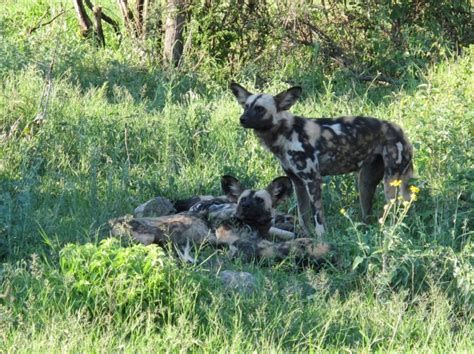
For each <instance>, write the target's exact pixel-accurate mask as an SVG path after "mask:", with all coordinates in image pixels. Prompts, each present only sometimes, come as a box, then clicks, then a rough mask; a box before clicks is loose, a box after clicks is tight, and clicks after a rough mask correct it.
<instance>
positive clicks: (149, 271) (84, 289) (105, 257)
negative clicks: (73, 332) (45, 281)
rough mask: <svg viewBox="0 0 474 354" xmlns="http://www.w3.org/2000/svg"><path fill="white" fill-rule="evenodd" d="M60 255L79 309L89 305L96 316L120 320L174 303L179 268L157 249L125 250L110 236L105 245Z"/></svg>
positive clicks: (76, 247) (67, 249)
mask: <svg viewBox="0 0 474 354" xmlns="http://www.w3.org/2000/svg"><path fill="white" fill-rule="evenodd" d="M59 257H60V258H59V265H60V273H61V275H62V276H63V277H64V280H65V284H64V286H65V287H66V288H67V289H68V291H69V292H70V296H69V298H70V299H71V301H72V302H73V305H74V306H75V307H77V308H81V307H87V308H88V309H89V310H90V311H91V313H92V314H93V315H99V314H104V313H110V314H111V315H114V316H115V315H116V314H125V313H126V312H127V311H130V309H136V310H144V309H146V308H147V307H149V306H152V307H155V308H157V310H158V311H162V310H163V309H164V308H167V307H168V306H169V305H170V295H172V293H173V291H172V289H173V288H174V287H175V286H176V284H175V283H176V281H177V277H178V270H177V267H176V265H175V264H174V263H173V262H172V260H171V259H170V258H169V257H168V256H166V255H165V253H164V251H163V250H162V249H161V248H159V247H158V246H156V245H152V246H150V247H145V246H143V245H135V246H131V247H122V245H121V243H120V241H119V240H117V239H114V238H110V239H106V240H104V241H101V242H100V243H99V245H94V244H90V243H89V244H85V245H73V244H69V245H67V246H66V247H64V248H63V249H62V250H61V252H60V254H59ZM160 309H161V310H160Z"/></svg>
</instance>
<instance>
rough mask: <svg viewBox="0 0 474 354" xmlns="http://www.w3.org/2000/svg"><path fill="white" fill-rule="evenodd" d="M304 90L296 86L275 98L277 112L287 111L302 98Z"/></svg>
mask: <svg viewBox="0 0 474 354" xmlns="http://www.w3.org/2000/svg"><path fill="white" fill-rule="evenodd" d="M302 91H303V89H302V88H301V87H299V86H294V87H291V88H289V89H288V90H286V91H283V92H280V93H279V94H278V95H276V96H275V102H276V105H277V111H278V112H280V111H287V110H289V109H290V107H291V106H293V105H294V104H295V102H296V101H297V100H298V98H300V96H301V92H302Z"/></svg>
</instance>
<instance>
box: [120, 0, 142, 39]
mask: <svg viewBox="0 0 474 354" xmlns="http://www.w3.org/2000/svg"><path fill="white" fill-rule="evenodd" d="M117 2H118V5H119V8H120V12H121V13H122V16H123V19H124V21H125V26H127V28H128V30H129V31H130V33H131V34H134V35H135V37H138V35H137V29H136V27H135V26H134V21H133V13H132V11H131V10H130V8H129V7H128V1H127V0H117Z"/></svg>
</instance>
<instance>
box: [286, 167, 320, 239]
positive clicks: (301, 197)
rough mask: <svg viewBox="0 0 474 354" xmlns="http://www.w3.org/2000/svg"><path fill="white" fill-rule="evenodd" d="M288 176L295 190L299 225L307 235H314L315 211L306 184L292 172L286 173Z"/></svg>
mask: <svg viewBox="0 0 474 354" xmlns="http://www.w3.org/2000/svg"><path fill="white" fill-rule="evenodd" d="M286 174H287V176H288V177H289V178H290V179H291V182H292V183H293V187H294V189H295V194H296V201H297V204H298V220H299V224H300V226H301V227H302V228H303V232H304V233H305V235H306V236H310V235H311V234H313V230H314V223H313V221H312V217H313V215H314V211H313V207H312V205H311V199H310V198H309V195H308V192H307V190H306V186H305V184H304V182H303V181H302V180H301V179H299V177H297V176H296V175H295V174H294V173H292V172H291V171H286Z"/></svg>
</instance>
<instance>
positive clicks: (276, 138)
mask: <svg viewBox="0 0 474 354" xmlns="http://www.w3.org/2000/svg"><path fill="white" fill-rule="evenodd" d="M230 89H231V90H232V93H233V94H234V96H235V97H236V98H237V101H238V102H239V104H240V105H241V106H242V107H243V109H244V113H243V114H242V116H241V117H240V124H241V125H242V126H243V127H244V128H248V129H253V130H254V132H255V134H256V136H257V137H258V138H259V140H260V141H261V143H262V144H263V146H264V147H265V148H266V149H268V150H269V151H271V152H272V153H273V154H274V155H275V156H276V157H277V158H278V159H279V160H280V163H281V165H282V167H283V170H284V171H285V173H286V174H287V176H288V177H289V178H290V179H291V181H292V182H293V186H294V188H295V192H296V198H297V201H298V214H299V218H300V224H301V226H302V227H303V229H304V231H305V233H306V234H312V230H314V227H315V231H316V234H317V235H318V236H319V237H320V238H321V237H322V235H323V233H324V232H325V226H324V225H325V222H324V212H323V203H322V198H321V185H322V176H327V175H338V174H344V173H349V172H354V171H357V172H358V185H359V196H360V204H361V207H362V218H363V220H364V221H367V219H368V217H369V215H370V213H371V211H372V201H373V197H374V193H375V190H376V187H377V185H378V184H379V182H380V181H381V180H382V179H383V181H384V190H385V197H386V199H387V200H389V199H393V198H395V197H396V190H397V189H396V187H395V186H393V185H392V184H391V183H392V182H393V181H395V180H401V181H402V184H401V187H400V191H401V194H402V195H403V197H404V198H405V199H409V198H410V193H409V190H408V180H409V179H410V178H411V177H412V175H413V165H412V156H413V149H412V146H411V144H410V143H409V142H408V140H407V138H406V137H405V135H404V134H403V132H402V130H401V128H400V127H398V126H397V125H395V124H393V123H390V122H388V121H384V120H378V119H376V118H371V117H359V116H358V117H339V118H333V119H331V118H317V119H308V118H303V117H298V116H295V115H293V114H291V113H290V112H288V109H290V107H291V106H292V105H293V104H294V103H295V102H296V101H297V99H298V98H299V97H300V95H301V91H302V89H301V87H297V86H296V87H292V88H290V89H288V90H286V91H283V92H281V93H279V94H278V95H276V96H272V95H269V94H252V93H250V92H249V91H247V90H246V89H245V88H244V87H242V86H240V85H238V84H236V83H231V84H230ZM313 222H314V223H313Z"/></svg>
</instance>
